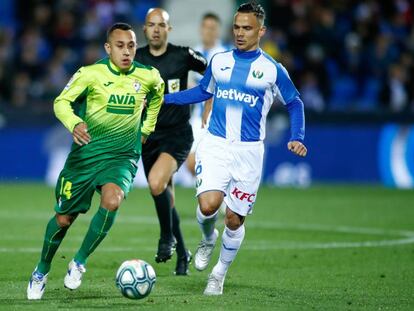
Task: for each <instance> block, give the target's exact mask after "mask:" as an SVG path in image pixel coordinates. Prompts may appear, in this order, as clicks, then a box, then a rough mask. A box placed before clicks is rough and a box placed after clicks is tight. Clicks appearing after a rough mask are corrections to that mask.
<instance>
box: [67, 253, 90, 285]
mask: <svg viewBox="0 0 414 311" xmlns="http://www.w3.org/2000/svg"><path fill="white" fill-rule="evenodd" d="M85 272H86V269H85V266H84V265H82V264H80V263H78V262H76V261H75V260H73V259H72V260H71V262H70V263H69V268H68V272H67V273H66V276H65V280H64V282H63V284H64V285H65V287H66V288H68V289H72V290H73V289H77V288H78V287H79V286H80V285H81V283H82V275H83V274H84V273H85Z"/></svg>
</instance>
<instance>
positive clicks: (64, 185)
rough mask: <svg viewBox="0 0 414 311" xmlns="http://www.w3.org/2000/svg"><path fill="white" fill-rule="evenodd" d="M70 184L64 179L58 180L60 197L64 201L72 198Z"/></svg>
mask: <svg viewBox="0 0 414 311" xmlns="http://www.w3.org/2000/svg"><path fill="white" fill-rule="evenodd" d="M71 190H72V183H71V182H70V181H69V180H66V181H65V177H62V179H61V180H60V193H59V194H60V195H61V196H65V197H66V200H69V199H70V197H71V196H72V192H71Z"/></svg>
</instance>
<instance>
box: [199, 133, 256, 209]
mask: <svg viewBox="0 0 414 311" xmlns="http://www.w3.org/2000/svg"><path fill="white" fill-rule="evenodd" d="M263 154H264V146H263V142H262V141H258V142H231V141H229V140H226V139H224V138H221V137H218V136H214V135H212V134H210V133H209V132H207V134H206V135H204V136H203V138H202V140H201V141H200V144H199V145H198V148H197V150H196V177H197V181H196V187H197V196H198V195H200V194H201V193H203V192H206V191H211V190H216V191H222V192H223V193H224V195H225V197H224V202H225V203H226V205H227V206H228V208H230V209H231V210H232V211H233V212H235V213H237V214H239V215H242V216H246V215H247V214H251V213H252V210H253V205H254V202H255V201H256V197H257V190H258V189H259V185H260V179H261V176H262V166H263Z"/></svg>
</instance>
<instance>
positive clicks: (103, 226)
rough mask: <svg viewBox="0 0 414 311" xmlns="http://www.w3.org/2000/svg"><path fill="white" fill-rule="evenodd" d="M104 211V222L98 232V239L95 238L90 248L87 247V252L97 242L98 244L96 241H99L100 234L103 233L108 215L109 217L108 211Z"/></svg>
mask: <svg viewBox="0 0 414 311" xmlns="http://www.w3.org/2000/svg"><path fill="white" fill-rule="evenodd" d="M105 210H106V215H105V220H104V223H103V225H102V228H101V230H100V231H101V232H100V233H99V235H98V237H97V238H96V240H95V241H94V242H93V243H92V245H91V247H89V251H90V250H91V249H92V248H93V246H94V245H95V243H97V242H98V240H99V238H100V236H101V234H102V233H103V229H104V228H105V225H106V221H107V220H108V215H109V211H108V210H107V209H105Z"/></svg>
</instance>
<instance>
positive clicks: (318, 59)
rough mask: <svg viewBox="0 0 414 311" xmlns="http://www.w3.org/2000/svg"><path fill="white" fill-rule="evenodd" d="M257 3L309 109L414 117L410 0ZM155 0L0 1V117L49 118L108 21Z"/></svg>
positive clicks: (269, 40) (95, 49)
mask: <svg viewBox="0 0 414 311" xmlns="http://www.w3.org/2000/svg"><path fill="white" fill-rule="evenodd" d="M228 1H230V0H228ZM238 2H240V1H238ZM242 2H243V1H242ZM259 2H261V3H262V4H263V5H264V6H265V8H266V10H267V26H268V31H267V35H266V37H265V39H264V40H263V42H262V47H263V48H264V49H265V50H266V51H267V52H268V53H269V54H270V55H272V56H273V57H274V58H275V59H277V60H278V61H280V62H282V63H283V64H284V65H285V66H286V67H287V69H288V71H289V73H290V74H291V76H292V79H293V80H294V81H295V84H296V85H297V87H298V89H299V91H300V92H301V94H302V98H303V101H304V103H305V107H306V109H308V110H312V111H314V112H315V113H321V114H323V113H324V112H332V111H339V112H367V113H377V112H383V113H387V114H391V113H403V114H407V113H409V114H412V115H413V116H414V25H413V14H414V5H413V2H412V1H409V0H382V1H373V0H364V1H356V0H350V1H347V0H338V1H317V0H292V1H289V0H269V1H259ZM154 6H162V1H161V0H151V1H133V0H85V1H76V0H54V1H53V0H43V1H41V0H38V1H36V0H18V1H13V0H2V1H1V3H0V116H1V115H2V116H3V119H5V120H7V121H8V123H14V124H15V123H18V122H25V123H27V122H29V123H30V122H32V123H39V122H41V123H43V124H47V123H54V122H55V119H54V117H53V115H52V105H51V104H52V101H53V99H54V98H55V97H56V96H57V95H58V94H59V93H60V91H61V90H62V88H63V87H64V85H65V84H66V82H67V81H68V80H69V78H70V75H71V74H72V73H73V72H74V71H75V70H76V69H77V68H78V67H80V66H81V65H85V64H90V63H93V62H95V61H96V60H97V59H99V58H101V57H103V56H104V54H103V52H104V51H103V48H102V44H103V42H104V40H105V31H106V29H107V27H108V26H109V25H111V24H112V23H113V22H114V21H121V20H122V21H126V22H129V23H131V24H132V25H133V26H134V27H141V25H142V23H143V21H144V18H145V13H146V11H147V10H148V8H150V7H154ZM217 9H219V8H217ZM170 13H171V14H174V12H170ZM229 18H232V17H231V16H230V17H229ZM197 22H198V21H197ZM135 29H137V33H140V32H141V31H138V28H135ZM139 29H140V28H139ZM226 33H227V32H226ZM228 33H231V32H230V31H228ZM225 40H227V41H231V37H230V35H229V37H228V38H225ZM22 114H24V116H25V117H24V118H22Z"/></svg>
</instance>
